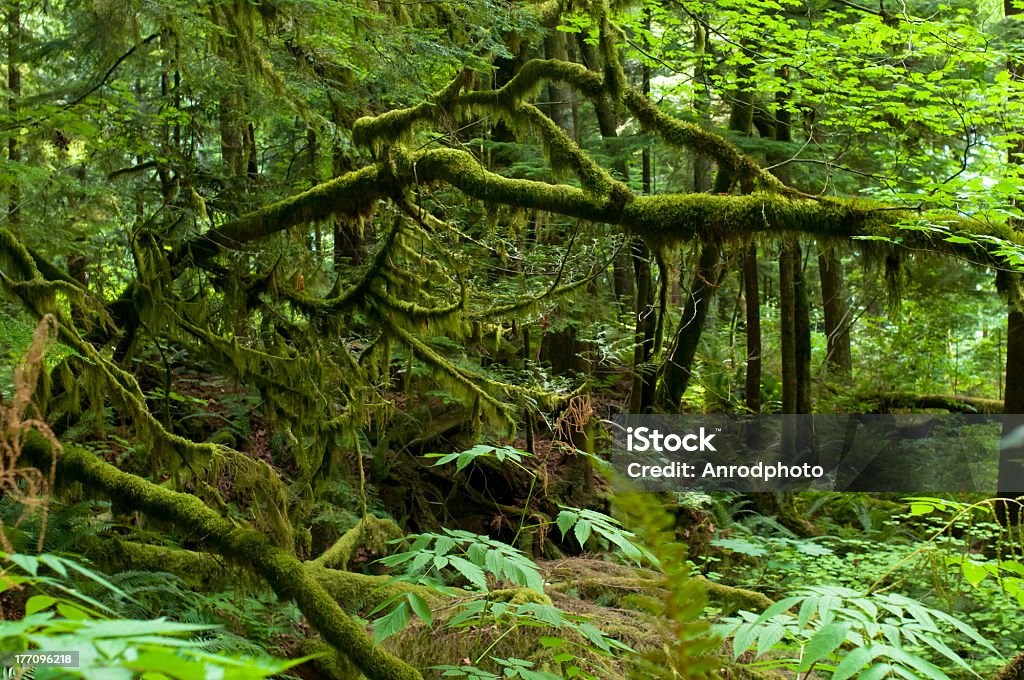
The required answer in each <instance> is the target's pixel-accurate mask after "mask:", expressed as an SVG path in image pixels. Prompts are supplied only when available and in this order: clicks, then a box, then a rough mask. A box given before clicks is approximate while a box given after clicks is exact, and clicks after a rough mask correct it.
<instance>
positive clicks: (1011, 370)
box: [996, 0, 1024, 525]
mask: <svg viewBox="0 0 1024 680" xmlns="http://www.w3.org/2000/svg"><path fill="white" fill-rule="evenodd" d="M1003 12H1004V14H1005V16H1006V17H1007V18H1009V17H1012V16H1014V15H1020V14H1024V8H1022V7H1019V6H1017V4H1016V3H1015V2H1014V1H1013V0H1003ZM1006 69H1007V70H1008V71H1009V72H1010V78H1011V79H1012V80H1015V81H1020V80H1024V62H1020V61H1014V60H1012V59H1011V60H1010V61H1009V62H1008V63H1007V64H1006ZM1007 162H1008V163H1010V164H1011V165H1024V138H1020V137H1019V136H1018V138H1017V139H1016V141H1014V142H1013V144H1012V145H1011V146H1010V148H1009V149H1008V151H1007ZM1014 226H1016V227H1017V228H1018V230H1019V228H1020V225H1019V224H1017V225H1014ZM1020 278H1021V277H1020V275H1019V274H1011V275H1007V276H1005V277H1004V281H1002V282H1000V281H999V279H997V284H999V283H1003V285H1002V286H997V287H1002V288H1003V289H1004V292H1005V293H1006V295H1007V297H1008V298H1009V310H1008V311H1007V315H1006V392H1005V394H1004V395H1003V413H1004V414H1005V419H1004V420H1003V441H1004V445H1003V446H1002V447H1000V450H999V481H998V488H997V491H998V497H999V498H1002V499H1006V501H1005V502H1002V503H999V504H998V505H997V506H996V514H997V516H998V518H999V519H1000V520H1001V521H1002V522H1003V523H1007V524H1015V525H1016V524H1020V523H1021V519H1022V513H1021V509H1020V506H1018V505H1016V504H1014V503H1010V502H1008V501H1009V500H1010V499H1014V498H1017V497H1019V496H1021V495H1024V463H1022V462H1021V459H1024V446H1010V445H1008V444H1009V442H1011V441H1012V440H1013V439H1014V438H1015V436H1016V435H1019V434H1020V433H1021V432H1024V429H1022V428H1024V311H1022V309H1021V305H1022V304H1024V301H1022V300H1021V286H1022V283H1021V280H1020ZM1018 438H1019V437H1018Z"/></svg>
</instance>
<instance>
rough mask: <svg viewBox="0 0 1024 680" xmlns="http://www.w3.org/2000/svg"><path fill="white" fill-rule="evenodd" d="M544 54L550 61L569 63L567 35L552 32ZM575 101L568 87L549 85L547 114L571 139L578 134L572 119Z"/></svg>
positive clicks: (546, 39)
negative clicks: (556, 60)
mask: <svg viewBox="0 0 1024 680" xmlns="http://www.w3.org/2000/svg"><path fill="white" fill-rule="evenodd" d="M544 54H545V56H547V58H548V59H558V60H559V61H569V48H568V44H567V42H566V34H565V33H562V32H561V31H552V32H551V33H550V34H549V35H548V36H547V37H546V38H544ZM573 99H575V95H574V93H573V90H572V88H571V87H569V86H568V85H564V84H562V83H558V82H553V81H552V82H551V83H549V84H548V103H547V106H546V107H545V108H546V109H547V114H548V115H549V116H550V117H551V120H553V121H554V122H555V124H556V125H557V126H558V127H560V128H562V129H563V130H565V132H566V134H568V135H569V136H570V137H574V136H575V134H576V130H575V126H574V125H573V117H572V102H573Z"/></svg>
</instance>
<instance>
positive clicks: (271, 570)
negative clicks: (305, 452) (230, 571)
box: [23, 435, 421, 680]
mask: <svg viewBox="0 0 1024 680" xmlns="http://www.w3.org/2000/svg"><path fill="white" fill-rule="evenodd" d="M23 455H25V457H26V458H27V459H28V460H29V461H31V462H32V463H35V464H37V465H38V464H39V463H41V462H43V461H47V460H48V459H49V457H50V456H51V451H50V447H49V445H48V443H47V442H46V441H45V440H44V439H42V437H41V436H36V435H33V436H30V437H28V438H27V439H26V441H25V448H24V454H23ZM58 475H60V476H61V477H64V478H66V479H65V481H68V479H70V480H73V481H78V482H81V483H82V485H83V487H84V488H86V489H89V490H90V491H91V492H93V493H96V494H102V495H106V496H109V497H110V498H111V499H112V500H114V501H116V502H118V503H121V504H123V505H124V506H125V507H127V508H131V509H133V510H137V511H140V512H143V513H145V514H147V515H151V516H153V517H157V518H160V519H161V520H164V521H172V522H175V523H177V524H178V526H179V527H180V528H181V529H182V530H183V531H187V532H190V533H191V534H192V535H194V536H196V537H197V538H199V539H200V540H202V541H203V542H205V543H207V544H209V545H211V546H213V547H216V548H218V549H219V550H220V551H221V552H223V553H224V554H225V555H227V556H229V557H231V558H233V559H236V560H238V561H239V562H240V563H242V564H247V565H248V566H250V567H252V569H253V570H254V571H255V572H256V573H257V574H258V575H259V576H261V577H262V578H264V579H266V581H267V582H268V583H270V585H271V587H272V588H273V589H274V591H275V592H276V593H277V594H278V596H280V597H282V598H291V599H294V600H295V602H296V604H297V605H298V606H299V609H300V610H301V611H302V613H303V614H304V615H305V616H306V618H307V620H308V621H309V622H310V625H311V626H312V627H313V628H314V629H316V630H317V631H318V632H319V633H320V634H321V635H322V636H323V637H324V639H325V640H326V641H328V642H329V643H330V644H331V646H332V647H334V648H335V649H336V650H337V651H339V652H340V653H342V654H344V655H346V656H347V657H348V658H350V659H351V660H352V662H353V663H354V664H355V665H356V666H357V667H358V668H359V669H360V671H362V672H363V673H364V674H365V675H366V676H367V677H368V678H371V679H372V680H418V679H419V678H420V677H421V676H420V674H419V672H418V671H416V670H415V669H414V668H412V667H410V666H408V665H406V664H405V663H403V662H402V661H401V660H399V659H397V658H395V657H393V656H391V655H390V654H388V653H387V652H385V651H384V650H382V649H381V648H379V647H377V646H376V645H374V643H373V641H372V640H371V639H370V638H369V636H367V634H366V631H365V630H363V628H362V627H361V626H360V625H359V624H357V623H356V622H355V621H353V620H352V619H351V618H349V617H348V616H347V615H346V614H345V613H344V612H343V611H342V610H341V608H340V607H339V606H338V604H337V602H336V601H335V600H334V599H332V597H331V596H330V594H329V593H328V592H327V590H326V589H325V588H324V587H323V586H322V585H321V584H320V582H319V581H317V580H316V579H314V578H311V577H310V575H309V573H308V572H307V571H306V570H305V569H303V566H302V564H301V563H300V562H299V561H298V560H297V559H296V558H295V557H294V556H293V555H291V554H290V553H288V552H286V551H284V550H282V549H280V548H277V547H274V546H273V545H271V544H270V542H269V541H268V540H267V538H266V536H264V535H263V534H262V533H260V532H258V531H255V530H253V529H250V528H248V527H236V526H234V525H232V524H231V523H230V522H229V521H228V520H226V519H225V518H223V517H220V516H219V515H217V514H216V513H215V512H213V511H212V510H211V509H210V508H208V507H207V506H206V505H204V504H203V503H202V502H201V501H200V500H199V499H198V498H196V497H194V496H191V495H188V494H182V493H176V492H174V491H170V490H168V489H165V488H163V487H161V486H158V485H156V484H153V483H152V482H149V481H147V480H145V479H142V478H141V477H137V476H135V475H132V474H129V473H126V472H122V471H121V470H118V469H117V468H115V467H114V466H112V465H109V464H108V463H105V462H103V461H101V460H100V459H98V458H97V457H96V456H95V455H93V454H92V453H91V452H89V451H87V450H85V449H82V448H79V447H77V446H70V445H69V446H66V447H65V450H64V453H63V455H61V456H60V458H59V460H58Z"/></svg>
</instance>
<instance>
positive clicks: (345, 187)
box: [170, 164, 391, 266]
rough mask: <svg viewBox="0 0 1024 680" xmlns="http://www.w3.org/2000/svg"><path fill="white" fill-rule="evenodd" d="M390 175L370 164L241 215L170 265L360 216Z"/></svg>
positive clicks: (384, 189)
mask: <svg viewBox="0 0 1024 680" xmlns="http://www.w3.org/2000/svg"><path fill="white" fill-rule="evenodd" d="M390 188H391V176H390V173H389V172H387V171H386V169H385V168H384V166H382V165H380V164H377V165H370V166H368V167H365V168H362V169H361V170H356V171H354V172H350V173H347V174H344V175H342V176H340V177H338V178H336V179H333V180H331V181H329V182H324V183H322V184H318V185H317V186H315V187H313V188H312V189H309V190H308V191H304V192H303V193H301V194H298V195H296V196H292V197H290V198H286V199H284V200H282V201H278V202H277V203H272V204H271V205H268V206H266V207H265V208H261V209H259V210H257V211H255V212H251V213H249V214H247V215H243V216H242V217H239V218H238V219H236V220H233V221H231V222H228V223H226V224H224V225H221V226H220V227H217V228H216V229H211V230H210V231H208V232H206V233H205V234H203V235H202V236H199V237H197V238H195V239H193V240H192V241H189V242H188V243H186V244H185V245H184V246H183V247H181V248H179V249H177V250H176V251H175V252H174V253H173V254H172V256H171V258H170V262H171V263H172V265H175V266H177V265H179V264H180V263H181V262H182V261H183V260H184V259H185V258H186V257H188V256H191V257H192V258H194V259H204V258H208V257H210V256H212V255H214V254H216V253H218V252H220V250H221V249H226V250H236V249H238V248H239V247H240V246H242V245H244V244H246V243H249V242H251V241H256V240H258V239H261V238H265V237H267V236H270V235H271V234H274V233H277V232H279V231H282V230H285V229H289V228H291V227H295V226H298V225H301V224H308V223H311V222H315V221H317V220H325V219H327V218H329V217H334V216H337V215H352V216H355V215H360V214H362V213H365V212H367V211H368V210H369V209H370V208H371V207H372V205H373V204H374V203H375V202H376V201H377V199H379V198H382V197H384V196H386V195H387V193H388V191H389V189H390Z"/></svg>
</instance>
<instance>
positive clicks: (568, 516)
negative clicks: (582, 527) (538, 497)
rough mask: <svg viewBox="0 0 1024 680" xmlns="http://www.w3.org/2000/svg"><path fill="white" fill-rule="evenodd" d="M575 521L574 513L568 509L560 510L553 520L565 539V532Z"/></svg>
mask: <svg viewBox="0 0 1024 680" xmlns="http://www.w3.org/2000/svg"><path fill="white" fill-rule="evenodd" d="M575 522H576V513H574V512H571V511H569V510H562V511H561V512H559V513H558V519H556V520H555V524H557V525H558V529H559V531H561V532H562V538H563V539H565V535H566V533H568V531H569V528H570V527H572V525H573V524H574V523H575Z"/></svg>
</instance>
